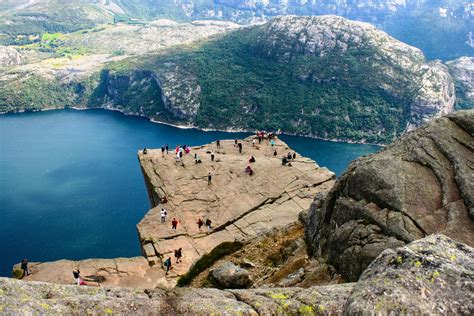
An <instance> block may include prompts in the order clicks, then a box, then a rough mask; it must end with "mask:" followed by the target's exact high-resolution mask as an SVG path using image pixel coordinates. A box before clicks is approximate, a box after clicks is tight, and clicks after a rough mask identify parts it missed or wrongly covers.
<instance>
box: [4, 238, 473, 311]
mask: <svg viewBox="0 0 474 316" xmlns="http://www.w3.org/2000/svg"><path fill="white" fill-rule="evenodd" d="M473 289H474V249H473V248H471V247H469V246H466V245H464V244H461V243H458V242H455V241H453V240H451V239H449V238H448V237H445V236H442V235H433V236H429V237H427V238H425V239H422V240H418V241H416V242H413V243H412V244H410V245H408V246H405V247H402V248H398V249H396V250H391V249H387V250H385V251H384V252H383V253H382V254H380V256H379V257H378V258H377V259H376V260H375V261H374V262H373V263H372V264H371V265H370V266H369V267H368V268H367V269H366V271H364V273H363V274H362V276H361V278H360V280H359V282H358V283H346V284H337V285H330V286H316V287H311V288H308V289H302V288H298V287H292V288H257V289H241V290H216V289H196V288H178V289H173V290H163V289H159V288H155V289H141V290H140V289H125V288H107V287H101V288H97V287H88V286H77V285H57V284H49V283H41V282H23V281H19V280H13V279H5V278H0V312H1V313H2V314H6V315H10V314H15V315H31V314H35V315H36V314H51V313H59V314H78V315H79V314H80V315H82V314H127V315H128V314H139V315H176V314H177V315H182V314H192V315H209V314H217V315H234V314H238V315H335V314H336V315H342V314H344V315H354V314H361V315H365V314H368V315H369V314H373V313H374V312H376V313H379V314H382V315H391V314H400V313H402V314H424V313H428V314H450V315H451V314H453V315H456V314H464V315H471V314H473V313H474V303H473V302H474V294H473V293H474V291H473Z"/></svg>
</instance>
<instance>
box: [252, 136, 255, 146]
mask: <svg viewBox="0 0 474 316" xmlns="http://www.w3.org/2000/svg"><path fill="white" fill-rule="evenodd" d="M252 147H255V138H254V139H252Z"/></svg>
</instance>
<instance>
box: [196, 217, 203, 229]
mask: <svg viewBox="0 0 474 316" xmlns="http://www.w3.org/2000/svg"><path fill="white" fill-rule="evenodd" d="M196 224H197V225H198V228H199V231H202V225H204V222H203V221H202V219H198V221H197V223H196Z"/></svg>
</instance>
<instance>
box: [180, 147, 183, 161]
mask: <svg viewBox="0 0 474 316" xmlns="http://www.w3.org/2000/svg"><path fill="white" fill-rule="evenodd" d="M181 158H183V150H182V149H181V150H180V151H179V159H181Z"/></svg>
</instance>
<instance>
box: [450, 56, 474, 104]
mask: <svg viewBox="0 0 474 316" xmlns="http://www.w3.org/2000/svg"><path fill="white" fill-rule="evenodd" d="M447 65H448V67H449V70H450V72H451V75H452V76H453V79H454V81H455V83H456V97H457V100H456V107H457V108H458V109H472V108H474V57H461V58H459V59H456V60H453V61H450V62H448V63H447Z"/></svg>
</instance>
